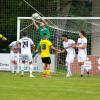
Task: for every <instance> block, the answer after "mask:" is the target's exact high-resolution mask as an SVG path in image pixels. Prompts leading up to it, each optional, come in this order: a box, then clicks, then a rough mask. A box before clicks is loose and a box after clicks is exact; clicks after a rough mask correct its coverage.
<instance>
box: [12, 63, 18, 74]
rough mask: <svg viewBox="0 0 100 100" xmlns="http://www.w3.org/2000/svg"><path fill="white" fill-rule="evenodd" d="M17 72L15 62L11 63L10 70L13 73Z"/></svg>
mask: <svg viewBox="0 0 100 100" xmlns="http://www.w3.org/2000/svg"><path fill="white" fill-rule="evenodd" d="M15 71H16V72H17V64H11V72H12V73H14V72H15Z"/></svg>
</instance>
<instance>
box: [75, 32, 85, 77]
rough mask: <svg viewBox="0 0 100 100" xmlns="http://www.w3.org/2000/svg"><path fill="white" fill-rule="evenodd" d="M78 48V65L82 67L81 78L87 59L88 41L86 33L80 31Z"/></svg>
mask: <svg viewBox="0 0 100 100" xmlns="http://www.w3.org/2000/svg"><path fill="white" fill-rule="evenodd" d="M79 37H80V38H78V41H77V45H76V48H78V63H79V66H80V67H81V77H83V74H84V62H85V61H86V59H87V39H86V37H85V32H84V31H80V33H79Z"/></svg>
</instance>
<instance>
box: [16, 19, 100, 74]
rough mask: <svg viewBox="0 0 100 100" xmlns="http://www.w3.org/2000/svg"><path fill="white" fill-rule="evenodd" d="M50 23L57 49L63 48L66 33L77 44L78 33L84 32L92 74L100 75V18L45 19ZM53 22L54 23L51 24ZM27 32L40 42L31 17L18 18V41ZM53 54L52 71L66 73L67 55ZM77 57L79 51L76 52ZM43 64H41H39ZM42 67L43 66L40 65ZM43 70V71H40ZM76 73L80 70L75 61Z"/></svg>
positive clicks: (52, 39) (74, 68)
mask: <svg viewBox="0 0 100 100" xmlns="http://www.w3.org/2000/svg"><path fill="white" fill-rule="evenodd" d="M43 18H44V19H46V20H47V21H48V20H49V21H48V26H49V29H50V32H51V37H52V38H51V41H52V42H53V44H54V46H55V47H57V48H62V41H61V38H60V37H61V34H62V33H66V34H67V35H68V37H69V38H71V39H73V40H75V41H76V42H77V39H78V33H79V31H80V30H84V31H85V32H86V33H87V35H86V37H87V39H88V48H87V51H88V57H89V60H91V62H92V70H91V73H93V74H96V73H99V70H98V59H99V57H100V39H99V38H100V17H43ZM50 22H52V23H50ZM23 31H27V32H28V33H29V37H30V38H32V40H33V41H34V42H35V44H36V45H37V43H38V42H39V41H40V38H39V33H37V31H35V30H34V28H33V25H32V18H31V17H18V18H17V40H19V39H20V38H21V36H22V35H21V33H22V32H23ZM51 52H52V56H53V57H52V59H53V60H52V61H53V64H52V66H53V69H52V71H55V69H56V70H57V71H65V70H66V67H65V55H66V53H64V54H60V55H56V54H55V53H54V51H51ZM76 55H77V50H76ZM38 63H41V62H38ZM39 66H41V65H39ZM40 70H42V69H40ZM72 70H73V72H74V73H78V72H79V70H80V68H79V66H78V64H77V59H75V61H74V63H73V68H72Z"/></svg>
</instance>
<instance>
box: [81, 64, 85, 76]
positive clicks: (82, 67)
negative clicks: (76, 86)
mask: <svg viewBox="0 0 100 100" xmlns="http://www.w3.org/2000/svg"><path fill="white" fill-rule="evenodd" d="M83 74H84V65H81V75H83Z"/></svg>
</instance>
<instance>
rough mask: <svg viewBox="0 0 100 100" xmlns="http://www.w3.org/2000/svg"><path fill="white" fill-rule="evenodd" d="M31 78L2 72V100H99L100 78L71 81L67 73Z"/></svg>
mask: <svg viewBox="0 0 100 100" xmlns="http://www.w3.org/2000/svg"><path fill="white" fill-rule="evenodd" d="M35 76H36V77H35V78H29V77H28V74H26V75H25V76H24V77H20V75H15V74H11V73H9V72H0V100H99V99H100V76H99V75H94V76H93V75H91V76H90V77H87V76H85V77H83V78H81V77H79V75H75V76H73V77H71V78H69V79H66V78H65V73H59V74H55V75H53V76H52V78H49V79H45V78H43V77H42V75H41V74H39V73H38V74H37V73H35Z"/></svg>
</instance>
